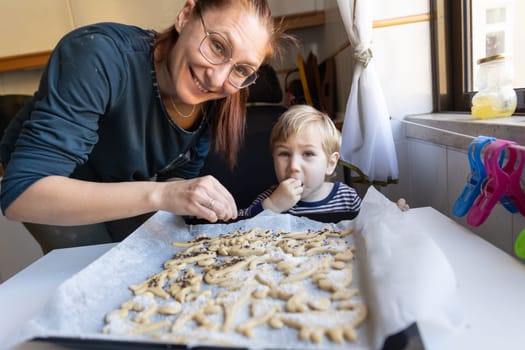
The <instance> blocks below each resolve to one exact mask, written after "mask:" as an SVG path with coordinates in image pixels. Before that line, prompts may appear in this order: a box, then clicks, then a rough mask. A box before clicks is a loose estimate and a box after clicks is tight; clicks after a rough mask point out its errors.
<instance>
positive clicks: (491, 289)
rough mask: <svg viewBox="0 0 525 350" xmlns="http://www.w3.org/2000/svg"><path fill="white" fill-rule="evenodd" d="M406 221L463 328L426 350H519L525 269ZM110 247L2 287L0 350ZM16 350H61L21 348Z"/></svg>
mask: <svg viewBox="0 0 525 350" xmlns="http://www.w3.org/2000/svg"><path fill="white" fill-rule="evenodd" d="M407 216H408V218H409V220H413V221H414V223H417V224H418V225H421V223H425V224H426V226H425V227H427V233H428V234H430V236H431V237H432V239H434V241H435V242H436V243H437V245H438V246H439V247H440V248H441V249H442V250H443V252H444V253H445V255H446V256H447V258H448V260H449V262H450V264H451V266H452V267H453V269H454V272H455V274H456V278H457V281H458V289H459V295H460V298H461V302H462V306H463V308H464V310H463V311H464V314H465V319H466V322H465V325H464V327H462V329H460V330H458V331H457V332H455V333H452V334H450V333H447V334H443V333H436V332H435V331H434V330H433V329H432V328H427V327H425V326H424V325H423V326H420V332H421V334H422V338H423V341H424V343H425V347H426V348H427V349H430V350H441V349H443V350H445V349H446V350H451V349H458V350H459V349H461V350H465V349H477V350H480V349H491V350H492V349H522V348H524V347H525V340H524V337H523V330H522V328H523V327H522V326H521V325H522V324H523V322H524V321H525V265H524V264H522V263H520V262H519V261H517V260H516V259H514V258H512V257H510V256H509V255H507V254H506V253H504V252H503V251H501V250H499V249H498V248H496V247H494V246H493V245H491V244H490V243H488V242H486V241H485V240H483V239H481V238H480V237H478V236H476V235H475V234H473V233H471V232H470V231H469V230H468V229H466V228H464V227H462V226H460V225H458V224H456V223H455V222H454V221H452V220H450V219H449V218H447V217H446V216H444V215H442V214H440V213H439V212H438V211H436V210H434V209H432V208H429V207H425V208H417V209H411V210H410V211H409V212H407ZM113 246H114V245H113V244H104V245H96V246H88V247H80V248H69V249H60V250H55V251H52V252H50V253H49V254H47V255H45V256H44V257H42V258H41V259H39V260H38V261H36V262H35V263H33V264H32V265H30V266H29V267H27V268H26V269H24V270H23V271H21V272H20V273H18V274H16V275H15V276H13V277H12V278H11V279H9V280H7V281H6V282H4V283H3V284H1V285H0V310H2V311H1V312H0V346H1V344H2V338H3V337H5V335H6V334H8V333H9V332H11V331H12V330H14V329H16V328H17V327H18V326H19V325H20V324H21V323H23V322H24V321H25V320H27V319H29V318H31V317H32V316H33V315H35V314H36V313H37V312H38V311H39V310H40V309H41V307H42V306H43V305H44V303H45V302H46V300H47V299H48V298H49V296H50V295H51V293H52V292H53V290H54V289H55V288H56V287H57V286H58V285H59V284H60V283H61V282H62V281H64V280H65V279H67V278H68V277H70V276H72V275H73V274H74V273H76V272H78V271H80V270H81V269H82V268H83V267H85V266H86V265H88V264H89V263H90V262H91V261H93V260H95V259H96V258H98V257H99V256H101V255H102V254H103V253H104V252H106V251H107V250H109V249H110V248H111V247H113ZM22 300H23V302H22ZM15 349H17V350H27V349H64V347H59V346H55V345H52V344H35V343H25V344H21V345H19V346H17V347H16V348H15Z"/></svg>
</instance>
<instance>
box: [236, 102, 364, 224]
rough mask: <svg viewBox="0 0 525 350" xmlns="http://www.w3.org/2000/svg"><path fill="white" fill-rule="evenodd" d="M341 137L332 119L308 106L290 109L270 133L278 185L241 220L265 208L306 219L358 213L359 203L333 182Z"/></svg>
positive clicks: (348, 189)
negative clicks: (313, 216) (316, 216)
mask: <svg viewBox="0 0 525 350" xmlns="http://www.w3.org/2000/svg"><path fill="white" fill-rule="evenodd" d="M340 147H341V133H340V132H339V130H337V128H336V127H335V125H334V123H333V122H332V120H331V119H330V117H328V115H326V114H324V113H322V112H320V111H318V110H317V109H315V108H313V107H310V106H308V105H294V106H292V107H290V108H289V109H288V110H287V111H286V112H285V113H283V115H282V116H281V117H279V119H278V121H277V123H276V124H275V126H274V127H273V129H272V133H271V135H270V149H271V151H272V156H273V162H274V168H275V175H276V177H277V180H278V181H279V184H278V185H275V186H272V187H271V188H269V189H267V190H266V191H264V192H263V193H261V194H260V195H259V196H258V197H257V198H256V199H255V200H254V201H253V203H252V204H251V205H250V206H249V207H248V208H246V209H241V210H240V211H239V216H254V215H257V214H258V213H260V212H261V211H263V210H265V209H270V210H272V211H274V212H276V213H289V214H306V213H328V212H330V213H333V212H350V213H355V214H356V215H357V213H358V212H359V209H360V206H361V198H360V197H359V195H358V194H357V192H356V191H355V190H354V189H353V188H351V187H349V186H348V185H346V184H344V183H342V182H331V181H330V177H331V176H332V175H333V173H334V170H335V168H336V166H337V162H338V160H339V149H340Z"/></svg>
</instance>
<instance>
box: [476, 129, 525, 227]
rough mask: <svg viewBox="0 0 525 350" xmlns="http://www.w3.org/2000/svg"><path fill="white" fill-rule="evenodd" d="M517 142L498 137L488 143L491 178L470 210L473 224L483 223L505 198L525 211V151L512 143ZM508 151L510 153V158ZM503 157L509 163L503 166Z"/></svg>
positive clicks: (486, 163)
mask: <svg viewBox="0 0 525 350" xmlns="http://www.w3.org/2000/svg"><path fill="white" fill-rule="evenodd" d="M514 144H516V143H515V142H513V141H507V140H499V139H496V140H495V141H493V142H492V143H490V144H489V145H488V146H487V147H486V149H485V156H484V163H485V167H486V176H487V181H486V183H485V185H484V187H483V188H482V191H481V193H480V195H479V196H478V198H477V199H476V200H475V201H474V204H473V206H472V208H471V209H470V211H469V212H468V214H467V223H468V224H469V225H472V226H479V225H481V224H482V223H483V222H484V221H485V220H486V219H487V217H488V216H489V214H490V212H491V210H492V208H494V206H495V205H496V203H497V202H498V201H499V200H501V199H502V198H503V199H505V202H508V203H511V204H513V205H514V206H515V207H516V208H517V210H518V211H519V212H521V213H522V214H523V215H525V193H524V192H523V189H522V188H521V174H522V171H523V165H524V164H525V151H522V150H518V149H516V148H512V147H509V146H510V145H514ZM505 155H508V159H507V160H506V161H505V160H504V157H505ZM501 160H503V163H505V164H504V165H503V167H502V161H501Z"/></svg>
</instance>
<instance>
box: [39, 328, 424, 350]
mask: <svg viewBox="0 0 525 350" xmlns="http://www.w3.org/2000/svg"><path fill="white" fill-rule="evenodd" d="M31 342H32V343H42V342H43V343H51V344H55V345H59V346H60V347H61V348H63V349H78V350H91V349H94V350H100V349H114V350H121V349H130V350H156V349H180V350H186V349H192V350H225V349H235V350H249V349H248V348H243V347H236V348H229V347H219V346H209V345H206V346H192V347H188V346H186V345H180V344H170V343H151V342H139V341H117V340H106V339H82V338H73V337H71V338H68V337H38V338H35V339H33V340H31ZM299 350H300V349H299ZM319 350H322V347H320V348H319ZM381 350H425V346H424V345H423V339H422V338H421V334H420V333H419V329H418V327H417V324H416V323H413V324H411V325H410V326H409V327H407V328H406V329H404V330H402V331H401V332H398V333H396V334H393V335H391V336H389V337H388V338H387V339H386V340H385V343H384V344H383V347H382V348H381Z"/></svg>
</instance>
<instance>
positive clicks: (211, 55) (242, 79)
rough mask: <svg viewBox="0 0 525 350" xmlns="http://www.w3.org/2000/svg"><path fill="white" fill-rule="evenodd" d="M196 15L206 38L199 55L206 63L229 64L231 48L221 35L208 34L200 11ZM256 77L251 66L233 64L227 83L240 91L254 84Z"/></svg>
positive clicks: (200, 47) (201, 44)
mask: <svg viewBox="0 0 525 350" xmlns="http://www.w3.org/2000/svg"><path fill="white" fill-rule="evenodd" d="M198 13H199V17H200V19H201V23H202V26H203V28H204V33H206V36H205V37H204V38H203V39H202V41H201V43H200V45H199V51H200V53H201V55H202V56H203V57H204V58H205V59H206V61H208V62H210V63H211V64H214V65H219V64H225V63H228V62H230V61H231V59H232V51H233V49H232V46H231V45H230V43H229V42H228V40H227V39H226V38H225V37H224V36H223V35H222V34H220V33H217V32H208V29H206V25H205V24H204V19H203V18H202V14H201V13H200V11H198ZM257 77H258V76H257V72H256V71H255V69H254V68H253V67H252V66H250V65H247V64H234V65H233V68H232V70H231V71H230V73H229V74H228V81H229V82H230V83H231V84H232V85H233V86H235V87H236V88H238V89H242V88H245V87H247V86H249V85H251V84H253V83H255V81H256V80H257Z"/></svg>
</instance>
